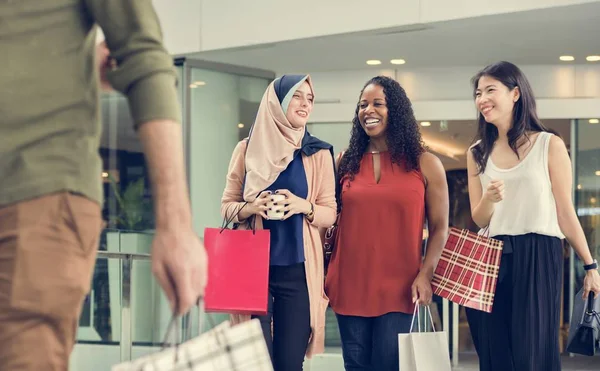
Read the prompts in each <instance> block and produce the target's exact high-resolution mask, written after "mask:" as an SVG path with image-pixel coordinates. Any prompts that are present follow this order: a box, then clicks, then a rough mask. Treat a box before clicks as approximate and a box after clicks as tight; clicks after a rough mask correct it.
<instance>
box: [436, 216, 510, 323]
mask: <svg viewBox="0 0 600 371" xmlns="http://www.w3.org/2000/svg"><path fill="white" fill-rule="evenodd" d="M502 245H503V243H502V241H499V240H496V239H493V238H489V237H486V236H482V235H478V234H476V233H473V232H471V231H469V230H467V229H462V230H461V229H458V228H454V227H453V228H450V234H449V236H448V240H447V241H446V246H444V249H443V251H442V256H441V258H440V261H439V262H438V265H437V267H436V269H435V273H434V275H433V280H432V281H431V286H432V288H433V292H434V294H436V295H438V296H441V297H443V298H446V299H448V300H450V301H452V302H455V303H458V304H460V305H463V306H465V307H469V308H473V309H477V310H481V311H484V312H488V313H491V312H492V306H493V305H494V294H495V292H496V283H497V281H498V271H499V269H500V258H501V257H502Z"/></svg>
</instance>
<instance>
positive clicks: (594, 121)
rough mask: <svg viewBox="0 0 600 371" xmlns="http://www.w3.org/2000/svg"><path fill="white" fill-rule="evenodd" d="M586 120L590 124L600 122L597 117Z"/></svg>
mask: <svg viewBox="0 0 600 371" xmlns="http://www.w3.org/2000/svg"><path fill="white" fill-rule="evenodd" d="M588 122H589V123H590V124H600V120H598V119H590V120H589V121H588Z"/></svg>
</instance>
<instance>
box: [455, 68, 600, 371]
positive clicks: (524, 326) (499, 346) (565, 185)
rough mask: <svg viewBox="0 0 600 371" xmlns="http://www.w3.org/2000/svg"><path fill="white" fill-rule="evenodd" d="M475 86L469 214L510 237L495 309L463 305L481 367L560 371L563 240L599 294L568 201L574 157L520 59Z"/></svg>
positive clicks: (490, 71) (485, 370) (482, 75)
mask: <svg viewBox="0 0 600 371" xmlns="http://www.w3.org/2000/svg"><path fill="white" fill-rule="evenodd" d="M473 90H474V95H475V104H476V106H477V110H478V112H479V118H478V122H479V132H478V135H477V137H478V138H477V139H478V141H477V142H476V143H475V144H474V145H473V146H472V147H471V148H470V149H469V151H468V153H467V167H468V173H469V198H470V201H471V213H472V216H473V220H474V221H475V223H477V225H479V226H480V227H481V228H487V232H489V235H490V236H492V237H495V238H497V239H500V240H502V241H503V242H504V250H503V254H502V260H501V263H500V273H499V277H498V285H497V288H496V295H495V299H494V308H493V311H492V313H490V314H488V313H484V312H479V311H475V310H467V318H468V320H469V325H470V328H471V334H472V335H473V341H474V343H475V347H476V349H477V353H478V355H479V359H480V370H481V371H538V370H544V371H559V370H560V369H561V365H560V354H559V344H558V331H559V324H560V300H561V288H562V267H563V251H562V243H561V239H563V238H566V239H567V241H568V242H569V244H570V245H571V246H573V248H574V249H575V251H576V252H577V254H578V255H579V257H580V258H581V260H582V261H583V262H584V264H586V266H585V268H586V270H587V274H586V277H585V280H584V287H585V294H584V296H587V294H588V293H589V292H590V291H593V292H595V293H596V295H597V294H600V275H599V274H598V270H597V264H595V262H594V260H593V259H592V255H591V253H590V250H589V248H588V245H587V242H586V240H585V236H584V234H583V230H582V228H581V225H580V224H579V220H578V219H577V215H576V213H575V209H574V207H573V203H572V201H571V191H572V190H571V187H572V176H571V174H572V172H571V162H570V160H569V155H568V153H567V149H566V147H565V144H564V142H563V141H562V140H561V139H560V138H559V137H558V136H555V135H553V133H552V132H551V131H550V130H548V129H547V128H545V127H544V125H543V124H542V123H541V122H540V120H539V119H538V117H537V112H536V104H535V98H534V96H533V92H532V89H531V87H530V85H529V82H528V81H527V78H526V77H525V75H523V73H522V72H521V70H519V68H518V67H517V66H515V65H514V64H512V63H508V62H499V63H496V64H493V65H490V66H488V67H486V68H484V69H483V70H482V71H480V72H479V73H478V74H477V75H476V76H475V77H474V78H473ZM482 233H483V232H482Z"/></svg>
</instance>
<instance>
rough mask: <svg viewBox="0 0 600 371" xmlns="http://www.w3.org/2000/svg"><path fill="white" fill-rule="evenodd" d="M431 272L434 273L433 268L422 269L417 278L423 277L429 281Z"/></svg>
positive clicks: (431, 275)
mask: <svg viewBox="0 0 600 371" xmlns="http://www.w3.org/2000/svg"><path fill="white" fill-rule="evenodd" d="M433 272H434V270H433V268H429V267H423V268H421V270H420V271H419V276H422V277H425V278H427V279H428V280H429V281H431V280H432V279H433Z"/></svg>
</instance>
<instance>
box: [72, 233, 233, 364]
mask: <svg viewBox="0 0 600 371" xmlns="http://www.w3.org/2000/svg"><path fill="white" fill-rule="evenodd" d="M152 237H153V233H152V232H137V231H123V230H113V229H106V230H104V231H103V232H102V235H101V239H100V246H99V251H98V257H97V260H96V266H95V271H94V275H93V280H92V285H91V290H90V293H89V295H88V296H87V297H86V299H85V302H84V305H83V308H82V312H81V316H80V319H79V329H78V332H77V346H76V347H75V350H74V352H73V356H72V357H71V366H72V368H73V369H88V370H106V369H110V366H111V365H113V364H115V363H119V362H122V361H127V360H130V359H134V358H137V357H139V356H141V355H144V354H147V353H149V352H153V351H156V350H158V349H160V347H161V346H162V345H163V343H164V341H165V335H166V331H167V326H168V323H169V321H170V319H171V315H172V314H171V310H170V307H169V303H168V301H167V298H166V296H165V295H164V293H163V291H162V289H161V288H160V286H159V284H158V282H157V281H156V280H155V279H154V276H153V275H152V266H151V261H150V248H151V244H152ZM198 318H199V316H198V311H197V310H193V311H192V312H191V313H190V314H189V315H187V316H184V317H183V318H181V319H180V321H179V326H181V328H182V329H183V328H186V327H187V323H188V322H187V321H191V322H192V323H191V327H192V329H193V330H192V333H191V336H192V337H194V336H197V335H198ZM212 318H213V319H214V322H215V323H216V324H218V323H220V322H222V321H223V320H225V319H227V318H228V316H226V315H213V316H212ZM204 326H205V328H204V329H203V331H206V330H208V329H209V327H210V325H209V324H204ZM178 333H179V334H180V338H179V339H169V340H170V341H185V340H187V339H184V338H183V336H185V331H178Z"/></svg>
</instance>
